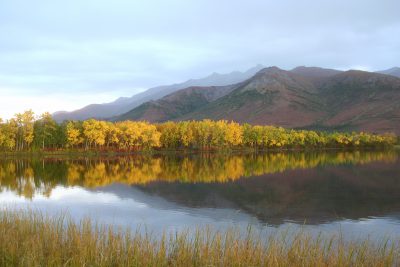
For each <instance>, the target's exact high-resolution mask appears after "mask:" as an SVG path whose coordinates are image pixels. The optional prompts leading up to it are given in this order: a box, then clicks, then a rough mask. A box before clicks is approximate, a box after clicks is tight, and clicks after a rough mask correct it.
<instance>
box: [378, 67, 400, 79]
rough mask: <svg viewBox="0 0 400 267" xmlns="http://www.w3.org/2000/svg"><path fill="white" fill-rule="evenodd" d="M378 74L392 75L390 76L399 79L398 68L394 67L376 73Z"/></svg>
mask: <svg viewBox="0 0 400 267" xmlns="http://www.w3.org/2000/svg"><path fill="white" fill-rule="evenodd" d="M378 73H382V74H387V75H392V76H396V77H399V78H400V68H399V67H394V68H391V69H388V70H382V71H378Z"/></svg>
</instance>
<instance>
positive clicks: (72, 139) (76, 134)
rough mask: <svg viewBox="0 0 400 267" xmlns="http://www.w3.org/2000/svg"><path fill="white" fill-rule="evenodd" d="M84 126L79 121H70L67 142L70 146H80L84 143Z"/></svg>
mask: <svg viewBox="0 0 400 267" xmlns="http://www.w3.org/2000/svg"><path fill="white" fill-rule="evenodd" d="M81 128H82V126H81V124H80V123H79V122H76V121H69V122H68V123H67V126H66V135H67V143H68V145H69V146H71V147H74V146H79V145H81V144H82V143H83V137H82V130H81Z"/></svg>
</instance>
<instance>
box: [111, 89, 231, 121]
mask: <svg viewBox="0 0 400 267" xmlns="http://www.w3.org/2000/svg"><path fill="white" fill-rule="evenodd" d="M233 88H234V87H233V86H229V85H228V86H211V87H198V86H197V87H189V88H187V89H182V90H179V91H178V92H176V93H172V94H170V95H168V96H165V97H163V98H162V99H160V100H157V101H149V102H146V103H144V104H142V105H140V106H139V107H137V108H135V109H133V110H131V111H129V112H127V113H125V114H122V115H120V116H119V117H117V120H128V119H129V120H139V119H140V120H147V121H165V120H171V119H174V118H179V117H180V116H183V115H185V114H187V113H189V112H191V111H194V110H196V109H199V108H201V107H203V106H205V105H207V104H209V103H211V102H212V101H215V100H216V99H218V98H220V97H222V96H224V95H226V94H227V93H229V92H230V91H231V90H232V89H233Z"/></svg>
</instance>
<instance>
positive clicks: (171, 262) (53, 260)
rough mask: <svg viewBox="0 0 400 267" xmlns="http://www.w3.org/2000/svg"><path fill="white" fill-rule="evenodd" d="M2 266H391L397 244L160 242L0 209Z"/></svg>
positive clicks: (222, 239) (208, 237)
mask: <svg viewBox="0 0 400 267" xmlns="http://www.w3.org/2000/svg"><path fill="white" fill-rule="evenodd" d="M0 232H1V234H0V265H1V266H398V264H400V251H399V243H398V241H393V240H382V241H381V242H379V241H377V242H371V241H370V240H367V239H366V240H357V241H352V242H349V241H344V240H343V239H342V236H341V235H340V234H339V235H337V236H330V237H323V236H322V235H321V236H317V237H315V236H314V237H311V236H310V235H308V234H306V233H303V232H301V231H300V232H297V233H293V234H290V232H289V231H287V232H277V233H275V234H272V235H271V236H269V237H265V238H263V237H261V236H262V235H259V234H258V233H257V232H255V231H252V230H251V229H250V228H249V230H248V232H247V233H245V234H243V233H242V234H239V233H238V231H235V230H228V231H226V232H216V231H212V230H210V229H203V230H195V231H192V232H189V231H182V232H176V233H166V234H164V235H162V236H161V237H154V236H152V235H151V234H148V233H143V232H140V231H137V232H134V233H133V232H131V231H129V230H122V229H117V228H113V227H111V226H100V225H97V224H94V223H92V222H90V220H84V221H81V222H79V223H75V222H73V221H72V220H70V219H67V216H59V217H53V218H50V217H47V216H43V215H41V214H38V213H34V212H32V211H19V212H12V211H7V210H5V211H4V210H3V211H1V212H0Z"/></svg>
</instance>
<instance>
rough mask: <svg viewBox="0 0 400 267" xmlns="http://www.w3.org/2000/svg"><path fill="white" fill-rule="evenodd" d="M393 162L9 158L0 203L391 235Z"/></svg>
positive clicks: (398, 184)
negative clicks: (338, 228) (304, 226)
mask: <svg viewBox="0 0 400 267" xmlns="http://www.w3.org/2000/svg"><path fill="white" fill-rule="evenodd" d="M399 163H400V159H399V154H398V153H397V152H395V151H380V152H376V151H375V152H374V151H358V152H329V153H328V152H325V153H315V152H314V153H270V154H258V155H257V154H244V155H229V156H227V155H216V154H206V155H204V154H197V155H187V156H183V155H180V156H178V155H172V156H171V155H170V156H166V155H163V156H162V155H158V156H132V157H122V158H95V159H93V158H90V159H89V158H84V159H54V158H49V159H18V160H17V159H8V160H0V190H1V191H2V192H1V193H0V204H1V205H2V206H4V205H8V204H17V205H19V206H24V207H38V208H40V209H43V210H46V211H51V212H57V211H60V210H62V209H68V211H69V212H70V213H71V214H72V215H73V216H75V217H77V218H81V217H84V216H86V215H89V216H91V217H94V218H96V219H100V220H102V221H106V222H110V223H117V224H124V225H125V224H126V225H130V226H136V225H139V224H146V225H149V227H153V228H154V229H165V228H166V229H169V228H174V229H176V228H184V227H191V226H193V225H199V224H200V225H202V224H212V225H214V226H217V227H218V226H226V225H229V224H235V225H236V224H241V225H247V224H248V223H252V224H255V225H260V226H262V225H265V224H267V225H272V226H274V227H278V226H279V227H281V226H284V225H288V224H289V225H292V224H295V225H306V226H307V227H310V228H311V229H313V230H318V229H319V230H322V229H323V230H324V231H329V229H333V228H335V227H336V228H337V227H338V223H340V226H341V227H343V225H345V227H346V229H342V230H343V231H347V232H349V233H350V232H357V231H359V232H360V231H361V232H362V231H364V230H362V229H369V230H370V231H377V232H379V233H382V232H383V231H386V230H389V231H398V230H400V224H399V222H400V215H399V214H400V167H399V166H400V164H399ZM160 226H161V227H160ZM357 229H358V230H357ZM356 230H357V231H356ZM365 231H366V230H365Z"/></svg>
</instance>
